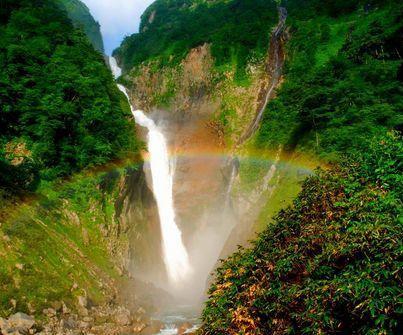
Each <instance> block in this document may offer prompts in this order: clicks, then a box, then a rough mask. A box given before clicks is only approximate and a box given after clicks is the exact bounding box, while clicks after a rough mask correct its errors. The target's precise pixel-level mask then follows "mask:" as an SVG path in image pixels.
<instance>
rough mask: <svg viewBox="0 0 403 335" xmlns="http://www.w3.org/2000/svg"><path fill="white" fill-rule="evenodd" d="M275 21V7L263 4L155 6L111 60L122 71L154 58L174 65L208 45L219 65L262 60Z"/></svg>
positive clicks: (190, 0) (191, 1) (236, 0)
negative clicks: (194, 48) (116, 61)
mask: <svg viewBox="0 0 403 335" xmlns="http://www.w3.org/2000/svg"><path fill="white" fill-rule="evenodd" d="M276 21H277V12H276V7H275V3H274V2H273V1H266V0H232V1H204V0H174V1H172V0H157V1H156V2H155V3H153V4H152V5H151V6H150V7H149V8H148V9H147V10H146V12H145V13H144V14H143V16H142V22H141V26H140V30H141V33H139V34H134V35H132V36H129V37H127V38H126V39H125V40H124V42H123V43H122V45H121V47H120V48H119V49H117V50H116V51H115V55H116V56H117V57H118V58H119V59H120V60H121V62H122V64H123V65H124V67H125V68H126V69H129V68H131V67H133V66H135V65H138V64H140V63H141V62H143V61H146V60H150V59H153V58H156V59H159V60H160V61H161V64H166V63H167V62H169V61H170V62H177V61H178V60H181V59H182V58H183V57H185V56H186V54H187V53H188V51H189V50H190V49H191V48H193V47H196V46H199V45H201V44H203V43H206V42H207V43H212V53H213V56H214V57H215V59H216V63H217V65H223V64H225V63H227V62H234V63H236V64H235V65H236V66H237V68H238V70H239V71H244V70H245V65H246V62H247V60H249V58H251V57H253V56H255V57H256V56H257V55H260V56H262V55H264V54H265V52H266V49H267V43H268V38H269V31H270V28H271V27H272V26H273V25H274V24H275V22H276Z"/></svg>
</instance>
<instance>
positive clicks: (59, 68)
mask: <svg viewBox="0 0 403 335" xmlns="http://www.w3.org/2000/svg"><path fill="white" fill-rule="evenodd" d="M0 24H1V25H0V32H1V33H0V69H1V71H0V105H1V113H0V144H1V151H0V171H1V172H0V185H1V189H2V192H1V193H3V194H7V193H18V192H19V191H22V190H34V189H35V188H36V186H37V184H38V182H39V180H41V179H54V178H56V177H60V176H65V175H69V174H71V173H72V172H75V171H78V170H81V169H83V168H86V167H89V166H93V165H98V164H103V163H105V162H108V161H109V160H111V159H113V158H116V157H119V156H121V155H122V154H124V155H127V153H128V152H129V151H131V152H132V151H133V150H135V146H136V140H135V137H134V131H133V124H132V123H131V121H130V109H129V106H128V104H127V101H126V100H125V97H124V96H123V95H122V94H121V93H120V91H119V90H118V88H117V87H116V84H115V83H114V80H113V78H112V75H111V73H110V71H109V70H108V68H107V67H106V65H105V63H104V59H103V57H102V55H101V54H100V53H99V52H97V51H95V50H94V48H93V47H92V45H91V44H90V43H89V42H88V39H87V37H86V36H85V35H84V33H83V32H82V31H81V30H77V29H74V27H73V26H72V25H71V23H70V20H69V19H68V18H67V16H66V15H65V12H64V11H62V10H60V9H59V7H58V5H57V4H56V3H55V2H54V1H52V0H40V1H36V2H35V4H33V3H32V2H31V1H14V0H8V1H6V3H5V4H4V6H3V5H2V7H1V22H0Z"/></svg>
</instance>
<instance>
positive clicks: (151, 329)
mask: <svg viewBox="0 0 403 335" xmlns="http://www.w3.org/2000/svg"><path fill="white" fill-rule="evenodd" d="M162 327H163V323H162V322H161V321H157V320H152V321H151V322H150V324H148V325H145V324H141V323H140V324H139V325H138V326H137V327H135V328H134V331H135V332H136V330H137V333H138V334H141V335H154V334H158V333H159V332H160V331H161V329H162Z"/></svg>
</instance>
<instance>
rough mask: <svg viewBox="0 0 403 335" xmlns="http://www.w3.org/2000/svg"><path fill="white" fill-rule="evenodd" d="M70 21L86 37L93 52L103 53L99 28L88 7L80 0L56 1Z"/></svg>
mask: <svg viewBox="0 0 403 335" xmlns="http://www.w3.org/2000/svg"><path fill="white" fill-rule="evenodd" d="M58 1H59V2H60V4H61V6H62V8H64V9H65V10H66V12H67V14H68V16H69V18H70V19H71V20H72V22H73V24H74V26H76V27H78V28H80V29H82V30H83V31H84V32H85V34H86V35H87V36H88V38H89V40H90V41H91V43H92V45H93V46H94V48H95V50H98V51H100V52H101V53H103V52H104V42H103V40H102V35H101V28H100V25H99V23H98V22H96V21H95V20H94V18H93V17H92V15H91V13H90V10H89V9H88V7H87V6H86V5H85V4H84V3H82V2H81V1H80V0H58Z"/></svg>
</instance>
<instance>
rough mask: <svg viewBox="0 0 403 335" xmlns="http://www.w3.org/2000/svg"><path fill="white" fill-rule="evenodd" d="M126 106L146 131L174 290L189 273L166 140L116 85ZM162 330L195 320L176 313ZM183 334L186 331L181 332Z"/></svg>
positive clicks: (174, 329)
mask: <svg viewBox="0 0 403 335" xmlns="http://www.w3.org/2000/svg"><path fill="white" fill-rule="evenodd" d="M109 63H110V67H111V71H112V73H113V75H114V77H115V78H118V77H119V76H121V74H122V70H121V69H120V68H119V66H118V65H117V62H116V60H115V58H113V57H110V58H109ZM117 86H118V88H119V89H120V91H122V92H123V93H124V94H125V96H126V97H127V100H128V102H129V104H130V108H131V111H132V114H133V117H134V119H135V121H136V123H137V124H138V125H139V126H141V127H145V128H146V129H147V130H148V134H147V148H148V152H149V161H150V168H151V177H152V187H153V193H154V197H155V200H156V203H157V207H158V216H159V221H160V227H161V235H162V250H163V258H164V263H165V267H166V271H167V274H168V278H169V280H170V286H171V287H172V289H178V288H179V287H180V285H181V283H183V282H184V281H186V280H187V279H188V278H189V276H190V275H191V273H192V268H191V266H190V262H189V256H188V253H187V250H186V248H185V245H184V243H183V239H182V233H181V231H180V229H179V228H178V225H177V224H176V218H175V208H174V201H173V174H174V164H172V163H173V162H171V161H170V159H169V155H168V146H167V140H166V138H165V136H164V134H163V132H162V131H161V130H160V129H159V127H158V126H157V125H156V123H155V122H154V120H152V119H151V118H149V117H148V116H147V115H145V114H144V112H143V111H141V110H135V108H134V107H133V106H132V104H131V103H130V98H129V95H128V93H127V90H126V88H125V87H124V86H123V85H120V84H118V85H117ZM160 320H161V321H163V323H164V327H163V329H162V330H161V332H160V333H159V334H166V335H170V334H172V335H173V334H177V333H178V327H179V325H180V323H181V322H182V323H184V322H186V323H188V324H189V325H190V327H189V331H191V330H192V329H194V327H196V326H194V325H195V324H196V319H192V318H189V317H184V316H183V315H179V316H178V313H176V314H174V315H164V316H161V317H160ZM185 333H186V332H185Z"/></svg>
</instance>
